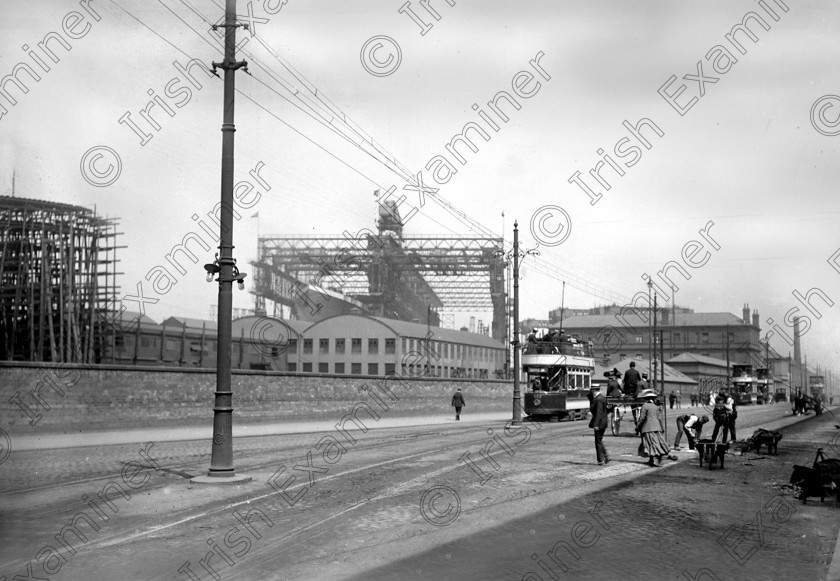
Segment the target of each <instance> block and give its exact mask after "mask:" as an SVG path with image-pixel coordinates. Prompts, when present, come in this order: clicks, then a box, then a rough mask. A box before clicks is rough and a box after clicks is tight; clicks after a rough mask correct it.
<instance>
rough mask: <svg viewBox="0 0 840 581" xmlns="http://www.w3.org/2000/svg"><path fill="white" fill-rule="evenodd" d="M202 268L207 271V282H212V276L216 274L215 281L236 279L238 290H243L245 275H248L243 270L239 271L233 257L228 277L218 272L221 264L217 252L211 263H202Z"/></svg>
mask: <svg viewBox="0 0 840 581" xmlns="http://www.w3.org/2000/svg"><path fill="white" fill-rule="evenodd" d="M204 270H206V271H207V279H206V280H207V282H214V279H213V277H214V276H216V275H217V274H218V275H219V278H217V279H215V281H217V282H233V281H236V282H237V286H238V287H239V290H245V277H247V276H248V275H247V274H245V273H244V272H239V268H238V267H237V266H236V259H235V258H234V259H233V272H232V273H231V277H230V278H222V276H221V274H220V272H221V270H222V266H221V264H219V255H218V254H216V260H214V261H213V262H212V263H209V264H205V265H204Z"/></svg>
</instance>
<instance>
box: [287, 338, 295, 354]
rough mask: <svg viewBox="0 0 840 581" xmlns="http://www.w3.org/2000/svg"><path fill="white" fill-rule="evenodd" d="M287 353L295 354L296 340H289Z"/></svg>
mask: <svg viewBox="0 0 840 581" xmlns="http://www.w3.org/2000/svg"><path fill="white" fill-rule="evenodd" d="M289 351H290V352H292V353H297V339H289Z"/></svg>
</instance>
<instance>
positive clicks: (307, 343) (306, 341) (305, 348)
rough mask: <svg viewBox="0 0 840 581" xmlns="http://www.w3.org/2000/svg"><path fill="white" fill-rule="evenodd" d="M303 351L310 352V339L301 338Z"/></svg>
mask: <svg viewBox="0 0 840 581" xmlns="http://www.w3.org/2000/svg"><path fill="white" fill-rule="evenodd" d="M303 352H304V353H312V339H304V340H303Z"/></svg>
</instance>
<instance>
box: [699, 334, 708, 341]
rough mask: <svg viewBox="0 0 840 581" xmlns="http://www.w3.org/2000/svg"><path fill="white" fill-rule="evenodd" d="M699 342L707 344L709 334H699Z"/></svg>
mask: <svg viewBox="0 0 840 581" xmlns="http://www.w3.org/2000/svg"><path fill="white" fill-rule="evenodd" d="M700 342H701V343H708V342H709V334H708V333H700Z"/></svg>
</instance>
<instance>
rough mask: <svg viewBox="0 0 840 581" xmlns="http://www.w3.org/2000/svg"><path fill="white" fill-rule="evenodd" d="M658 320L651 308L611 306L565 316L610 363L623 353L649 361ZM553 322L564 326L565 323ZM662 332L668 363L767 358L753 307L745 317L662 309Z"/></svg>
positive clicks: (567, 327) (659, 327) (568, 326)
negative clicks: (687, 356) (692, 357)
mask: <svg viewBox="0 0 840 581" xmlns="http://www.w3.org/2000/svg"><path fill="white" fill-rule="evenodd" d="M552 313H556V311H552ZM652 320H653V319H652V316H651V315H650V314H649V313H648V310H647V309H645V308H636V307H634V306H618V305H609V306H602V307H596V308H594V309H590V310H589V312H588V314H586V315H580V314H578V315H575V316H571V317H567V316H564V318H563V325H562V326H563V328H564V329H565V330H566V331H567V332H568V333H570V334H574V335H577V336H579V337H580V338H581V339H583V340H589V339H591V340H592V341H593V343H594V345H595V356H596V357H599V358H600V357H607V358H609V357H612V356H613V355H614V354H619V355H622V356H624V357H628V358H640V357H645V358H647V357H648V353H649V350H650V349H651V346H652V342H651V328H650V327H651V325H652ZM551 323H552V324H554V325H559V320H558V321H554V320H552V321H551ZM656 327H657V331H658V332H660V331H661V332H662V340H663V351H664V357H665V360H666V361H667V360H668V359H670V358H672V357H676V356H677V355H680V354H681V353H692V354H697V355H700V356H703V357H712V358H716V359H722V360H724V361H726V360H727V353H728V359H729V361H730V363H732V364H735V363H751V362H752V361H753V360H755V359H757V358H762V359H763V357H764V347H763V345H762V344H761V343H760V341H759V339H760V333H761V326H760V321H759V316H758V312H757V311H756V312H753V313H752V314H751V313H750V308H749V305H744V309H743V312H742V316H741V317H737V316H735V315H733V314H731V313H695V312H694V311H693V310H692V309H688V308H677V309H670V308H664V309H660V310H659V314H658V316H657V321H656ZM657 335H658V333H657ZM657 346H658V343H657Z"/></svg>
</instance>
